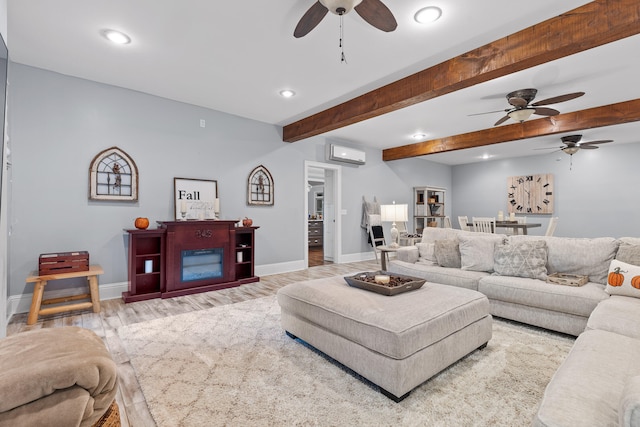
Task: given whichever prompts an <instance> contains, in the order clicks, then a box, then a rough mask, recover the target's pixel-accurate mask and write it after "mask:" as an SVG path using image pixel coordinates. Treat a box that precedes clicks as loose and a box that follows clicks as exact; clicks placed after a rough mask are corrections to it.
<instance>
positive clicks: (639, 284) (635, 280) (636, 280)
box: [631, 276, 640, 289]
mask: <svg viewBox="0 0 640 427" xmlns="http://www.w3.org/2000/svg"><path fill="white" fill-rule="evenodd" d="M631 286H633V287H634V288H636V289H640V276H633V277H632V278H631Z"/></svg>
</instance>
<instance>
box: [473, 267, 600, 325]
mask: <svg viewBox="0 0 640 427" xmlns="http://www.w3.org/2000/svg"><path fill="white" fill-rule="evenodd" d="M478 290H479V291H480V292H482V293H483V294H485V295H486V296H487V297H488V298H489V300H498V301H504V302H508V303H511V304H519V305H525V306H528V307H537V308H540V309H544V310H551V311H558V312H561V313H568V314H573V315H576V316H583V317H589V315H590V314H591V312H592V311H593V310H594V309H595V308H596V306H597V305H598V303H599V302H600V301H602V300H604V299H607V298H609V297H608V296H607V293H606V292H605V291H604V286H602V285H600V284H598V283H592V282H589V283H587V284H585V285H583V286H579V287H577V286H558V285H554V284H551V283H547V282H544V281H542V280H537V279H529V278H523V277H510V276H495V275H489V276H486V277H483V278H482V279H480V282H479V283H478Z"/></svg>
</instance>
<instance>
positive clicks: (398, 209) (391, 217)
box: [380, 205, 409, 222]
mask: <svg viewBox="0 0 640 427" xmlns="http://www.w3.org/2000/svg"><path fill="white" fill-rule="evenodd" d="M408 212H409V205H382V206H380V216H381V218H380V219H381V220H382V221H387V222H398V221H407V220H408V219H409V214H408Z"/></svg>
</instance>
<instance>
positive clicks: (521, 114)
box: [507, 108, 535, 123]
mask: <svg viewBox="0 0 640 427" xmlns="http://www.w3.org/2000/svg"><path fill="white" fill-rule="evenodd" d="M534 111H535V109H533V108H523V109H521V110H514V111H512V112H510V113H508V114H507V115H508V116H509V117H511V118H512V119H513V120H516V121H518V122H520V123H522V122H524V121H525V120H527V119H528V118H529V117H531V115H532V114H533V113H534Z"/></svg>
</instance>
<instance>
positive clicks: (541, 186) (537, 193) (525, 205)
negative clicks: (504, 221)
mask: <svg viewBox="0 0 640 427" xmlns="http://www.w3.org/2000/svg"><path fill="white" fill-rule="evenodd" d="M507 211H508V212H509V213H511V212H514V213H517V214H532V215H535V214H540V215H548V214H552V213H553V174H551V173H548V174H541V175H523V176H510V177H509V178H507Z"/></svg>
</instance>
